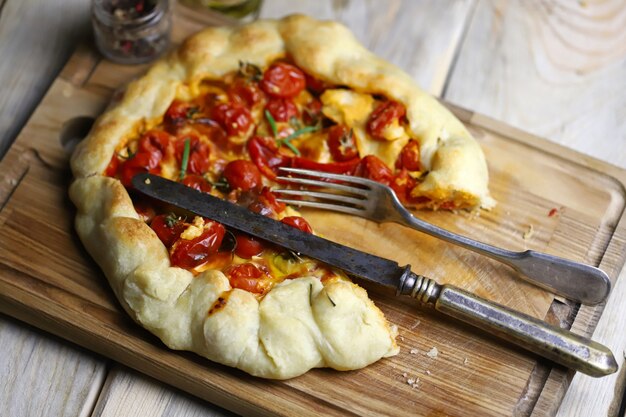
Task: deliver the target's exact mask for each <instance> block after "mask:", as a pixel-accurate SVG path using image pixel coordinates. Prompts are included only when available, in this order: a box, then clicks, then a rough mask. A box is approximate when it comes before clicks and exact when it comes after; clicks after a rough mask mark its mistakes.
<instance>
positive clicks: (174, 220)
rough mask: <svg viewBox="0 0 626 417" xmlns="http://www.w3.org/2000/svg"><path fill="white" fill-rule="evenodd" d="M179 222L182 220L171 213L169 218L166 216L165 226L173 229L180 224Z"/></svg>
mask: <svg viewBox="0 0 626 417" xmlns="http://www.w3.org/2000/svg"><path fill="white" fill-rule="evenodd" d="M179 220H180V218H179V217H178V216H176V215H175V214H174V213H169V214H168V215H167V216H165V225H166V226H167V227H169V228H170V229H171V228H172V227H174V226H175V225H176V223H178V222H179Z"/></svg>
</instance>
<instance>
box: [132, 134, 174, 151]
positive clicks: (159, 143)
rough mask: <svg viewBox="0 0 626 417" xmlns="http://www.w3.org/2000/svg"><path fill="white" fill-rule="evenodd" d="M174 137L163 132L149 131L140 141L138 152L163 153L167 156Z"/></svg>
mask: <svg viewBox="0 0 626 417" xmlns="http://www.w3.org/2000/svg"><path fill="white" fill-rule="evenodd" d="M171 139H172V136H171V135H170V134H169V133H167V132H164V131H163V130H149V131H148V132H146V133H144V134H143V136H141V138H140V139H139V149H138V150H137V152H142V151H143V152H149V153H152V152H156V151H159V152H161V155H163V156H165V154H166V153H167V148H168V146H169V144H170V141H171Z"/></svg>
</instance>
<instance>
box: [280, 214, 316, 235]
mask: <svg viewBox="0 0 626 417" xmlns="http://www.w3.org/2000/svg"><path fill="white" fill-rule="evenodd" d="M280 222H281V223H285V224H286V225H289V226H291V227H295V228H296V229H299V230H302V231H303V232H306V233H313V229H312V228H311V225H310V224H309V222H307V221H306V220H305V219H304V217H300V216H289V217H283V218H282V219H281V220H280Z"/></svg>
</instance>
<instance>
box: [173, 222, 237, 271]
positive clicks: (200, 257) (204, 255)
mask: <svg viewBox="0 0 626 417" xmlns="http://www.w3.org/2000/svg"><path fill="white" fill-rule="evenodd" d="M224 233H226V229H224V226H222V225H221V224H220V223H217V222H212V221H209V222H208V223H207V224H205V225H204V230H203V232H202V234H201V235H200V236H198V237H196V238H194V239H191V240H187V239H183V238H179V239H178V240H176V241H175V242H174V244H173V245H172V248H171V250H170V260H171V261H172V265H174V266H180V267H181V268H187V269H191V268H195V267H197V266H200V265H202V264H204V263H206V262H207V261H208V260H209V258H210V257H211V255H213V254H215V253H217V251H218V249H219V247H220V245H221V244H222V239H223V238H224Z"/></svg>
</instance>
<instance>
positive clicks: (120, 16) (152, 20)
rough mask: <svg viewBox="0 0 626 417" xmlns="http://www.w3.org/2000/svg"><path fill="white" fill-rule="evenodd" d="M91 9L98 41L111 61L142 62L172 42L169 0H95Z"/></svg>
mask: <svg viewBox="0 0 626 417" xmlns="http://www.w3.org/2000/svg"><path fill="white" fill-rule="evenodd" d="M91 11H92V13H91V21H92V24H93V28H94V35H95V38H96V45H97V47H98V49H99V50H100V52H101V53H102V54H103V55H104V56H105V57H107V58H108V59H110V60H111V61H114V62H117V63H120V64H142V63H145V62H149V61H152V60H154V59H155V58H157V57H159V56H160V55H161V54H162V53H163V52H164V51H165V50H166V49H167V47H168V46H169V42H170V34H171V29H172V23H171V15H170V10H169V5H168V0H93V2H92V10H91Z"/></svg>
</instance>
